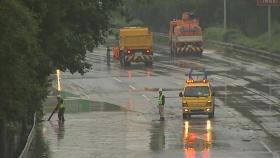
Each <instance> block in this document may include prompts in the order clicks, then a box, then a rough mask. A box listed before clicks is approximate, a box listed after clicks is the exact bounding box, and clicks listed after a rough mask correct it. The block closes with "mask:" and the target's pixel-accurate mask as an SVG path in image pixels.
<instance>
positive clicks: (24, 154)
mask: <svg viewBox="0 0 280 158" xmlns="http://www.w3.org/2000/svg"><path fill="white" fill-rule="evenodd" d="M36 118H37V117H36V113H34V119H33V126H32V129H31V130H30V133H29V135H28V137H27V140H26V144H25V146H24V148H23V150H22V151H21V154H20V155H19V156H18V158H26V157H27V154H28V150H29V148H30V146H31V143H32V141H33V139H34V137H35V133H36V131H35V126H36Z"/></svg>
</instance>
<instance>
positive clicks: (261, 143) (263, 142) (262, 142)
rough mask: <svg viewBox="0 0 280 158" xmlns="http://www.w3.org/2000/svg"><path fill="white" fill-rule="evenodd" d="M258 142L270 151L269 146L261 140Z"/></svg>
mask: <svg viewBox="0 0 280 158" xmlns="http://www.w3.org/2000/svg"><path fill="white" fill-rule="evenodd" d="M260 142H261V144H262V145H263V146H264V148H265V149H266V150H267V151H268V152H270V153H272V151H271V150H270V148H269V147H268V146H267V145H266V144H265V143H264V142H263V141H260Z"/></svg>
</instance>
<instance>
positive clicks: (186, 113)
mask: <svg viewBox="0 0 280 158" xmlns="http://www.w3.org/2000/svg"><path fill="white" fill-rule="evenodd" d="M188 76H189V79H187V80H186V84H185V87H184V88H183V91H182V92H180V94H179V96H180V97H181V98H182V112H183V118H186V119H190V118H191V115H208V117H209V118H213V117H214V113H215V105H214V101H215V92H213V90H212V87H211V85H210V83H209V80H208V79H207V74H206V72H205V70H204V71H203V72H195V73H194V71H193V70H191V71H190V72H189V74H188Z"/></svg>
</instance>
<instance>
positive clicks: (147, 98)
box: [142, 94, 151, 101]
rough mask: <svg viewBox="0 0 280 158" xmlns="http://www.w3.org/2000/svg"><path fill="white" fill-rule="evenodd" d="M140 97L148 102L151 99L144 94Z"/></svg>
mask: <svg viewBox="0 0 280 158" xmlns="http://www.w3.org/2000/svg"><path fill="white" fill-rule="evenodd" d="M142 96H143V97H144V98H145V99H146V100H147V101H150V100H151V99H150V98H149V97H147V96H146V95H145V94H142Z"/></svg>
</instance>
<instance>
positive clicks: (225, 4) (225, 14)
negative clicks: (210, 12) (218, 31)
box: [224, 0, 227, 31]
mask: <svg viewBox="0 0 280 158" xmlns="http://www.w3.org/2000/svg"><path fill="white" fill-rule="evenodd" d="M226 29H227V0H224V31H226Z"/></svg>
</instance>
